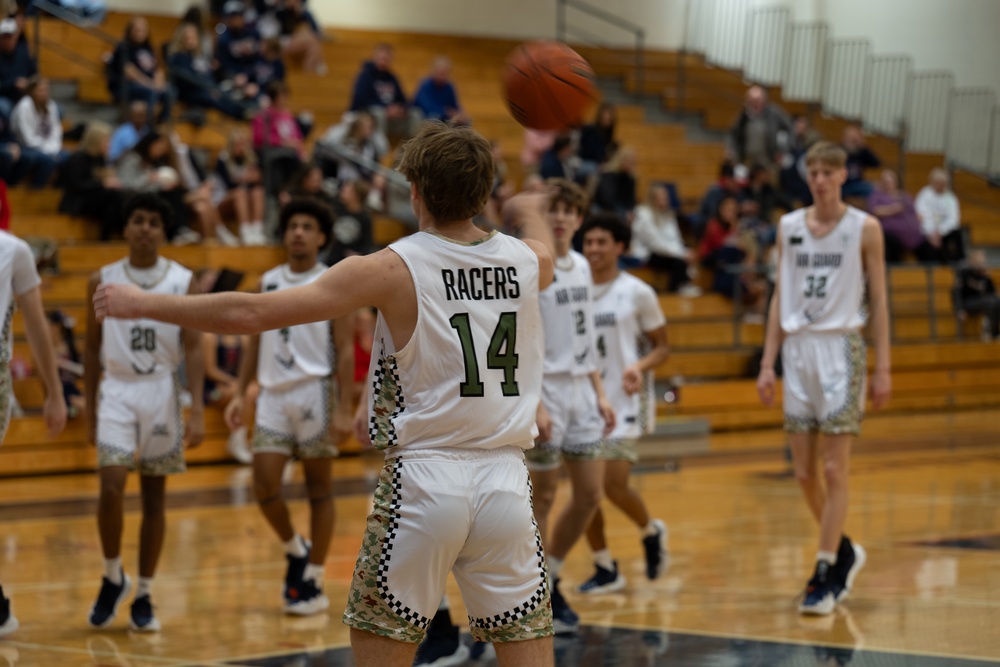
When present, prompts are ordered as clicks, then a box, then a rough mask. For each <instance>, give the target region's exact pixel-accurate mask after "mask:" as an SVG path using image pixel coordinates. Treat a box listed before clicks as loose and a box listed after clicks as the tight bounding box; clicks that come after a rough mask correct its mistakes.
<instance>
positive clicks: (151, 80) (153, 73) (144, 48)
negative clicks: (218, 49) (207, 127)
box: [107, 16, 173, 123]
mask: <svg viewBox="0 0 1000 667" xmlns="http://www.w3.org/2000/svg"><path fill="white" fill-rule="evenodd" d="M107 73H108V90H109V91H110V92H111V96H112V97H114V98H115V101H116V102H121V101H122V100H121V98H122V94H123V93H124V95H125V96H126V98H127V99H128V100H129V101H132V100H143V101H145V102H146V104H147V105H149V106H148V108H149V121H150V122H151V123H152V122H153V113H154V111H155V110H156V108H157V105H159V108H160V113H159V115H158V116H157V119H158V121H159V122H161V123H165V122H167V121H169V120H170V110H171V108H172V106H173V92H172V91H171V90H170V86H169V85H168V83H167V77H166V74H165V73H164V71H163V69H162V68H161V67H160V62H159V60H158V59H157V57H156V52H155V51H154V50H153V46H152V44H151V43H150V41H149V22H148V21H146V19H144V18H142V17H141V16H136V17H133V18H132V19H131V20H130V21H129V22H128V23H127V24H126V25H125V38H124V39H123V40H122V41H121V42H119V43H118V46H117V47H115V51H114V53H113V54H112V55H111V60H110V61H109V62H108V67H107Z"/></svg>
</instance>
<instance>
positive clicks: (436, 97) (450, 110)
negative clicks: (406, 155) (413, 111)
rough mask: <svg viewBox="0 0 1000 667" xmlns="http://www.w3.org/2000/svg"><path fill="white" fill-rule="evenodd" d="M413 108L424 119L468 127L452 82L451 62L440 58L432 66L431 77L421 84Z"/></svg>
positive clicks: (467, 121) (442, 57)
mask: <svg viewBox="0 0 1000 667" xmlns="http://www.w3.org/2000/svg"><path fill="white" fill-rule="evenodd" d="M413 106H415V107H417V108H418V109H420V111H421V113H423V115H424V118H427V119H431V120H440V121H443V122H445V123H448V122H451V123H454V124H455V125H468V124H469V120H468V118H467V117H466V115H465V112H464V111H462V105H460V104H459V103H458V93H457V92H456V91H455V84H454V83H452V80H451V61H450V60H449V59H448V58H446V57H445V56H438V57H437V58H435V59H434V62H433V63H432V64H431V72H430V76H428V77H427V78H426V79H424V80H423V81H421V82H420V87H419V88H417V94H416V96H415V97H414V98H413Z"/></svg>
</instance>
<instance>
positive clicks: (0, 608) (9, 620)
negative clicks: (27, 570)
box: [0, 589, 20, 637]
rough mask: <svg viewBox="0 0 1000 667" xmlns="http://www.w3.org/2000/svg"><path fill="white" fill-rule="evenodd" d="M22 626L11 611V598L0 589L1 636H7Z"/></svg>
mask: <svg viewBox="0 0 1000 667" xmlns="http://www.w3.org/2000/svg"><path fill="white" fill-rule="evenodd" d="M18 627H20V623H18V622H17V619H16V618H15V617H14V614H12V613H11V611H10V599H9V598H7V597H6V596H5V595H4V594H3V590H2V589H0V637H6V636H7V635H9V634H10V633H12V632H14V631H15V630H17V629H18Z"/></svg>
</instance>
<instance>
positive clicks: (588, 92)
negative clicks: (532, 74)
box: [536, 65, 594, 98]
mask: <svg viewBox="0 0 1000 667" xmlns="http://www.w3.org/2000/svg"><path fill="white" fill-rule="evenodd" d="M536 67H539V68H541V69H544V70H545V71H546V72H547V73H548V75H549V76H551V77H552V78H553V79H555V80H556V81H562V82H563V83H565V84H566V85H567V86H570V87H571V88H576V89H577V90H579V91H580V92H581V93H585V94H586V95H587V97H590V98H593V97H594V96H593V94H592V92H593V91H590V90H587V89H585V88H581V87H580V86H578V85H576V84H575V83H573V82H572V81H567V80H566V79H564V78H562V77H561V76H559V75H558V74H556V73H555V72H553V71H552V70H551V69H549V68H548V67H546V66H545V65H536Z"/></svg>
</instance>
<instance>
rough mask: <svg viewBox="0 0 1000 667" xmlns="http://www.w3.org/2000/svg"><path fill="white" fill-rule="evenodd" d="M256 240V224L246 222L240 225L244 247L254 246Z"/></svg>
mask: <svg viewBox="0 0 1000 667" xmlns="http://www.w3.org/2000/svg"><path fill="white" fill-rule="evenodd" d="M255 238H256V235H255V234H254V223H252V222H244V223H243V224H242V225H240V241H242V242H243V245H254V239H255Z"/></svg>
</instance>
